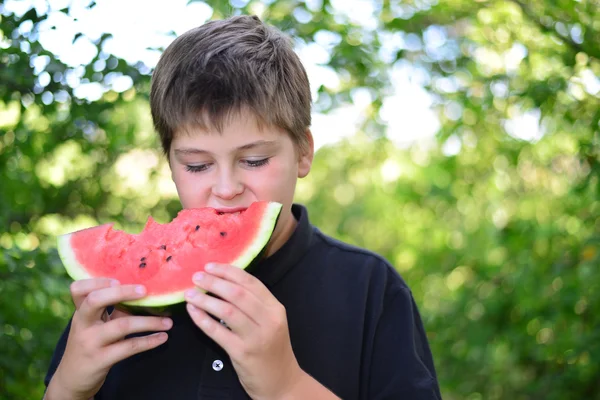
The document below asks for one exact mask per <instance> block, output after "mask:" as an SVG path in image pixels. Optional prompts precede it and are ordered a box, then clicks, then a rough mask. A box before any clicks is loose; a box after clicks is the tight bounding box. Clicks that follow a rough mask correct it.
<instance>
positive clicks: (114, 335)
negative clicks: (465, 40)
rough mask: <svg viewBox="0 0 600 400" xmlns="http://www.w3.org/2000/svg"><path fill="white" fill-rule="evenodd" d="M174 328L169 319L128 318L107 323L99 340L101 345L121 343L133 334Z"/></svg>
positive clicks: (102, 327) (102, 328)
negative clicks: (120, 341)
mask: <svg viewBox="0 0 600 400" xmlns="http://www.w3.org/2000/svg"><path fill="white" fill-rule="evenodd" d="M172 326H173V321H172V320H171V319H169V318H161V317H128V318H119V319H115V320H112V321H109V322H107V323H106V324H104V325H102V326H101V327H100V333H99V335H98V339H99V340H100V343H101V345H104V346H105V345H108V344H111V343H114V342H116V341H119V340H121V339H123V338H125V336H127V335H130V334H132V333H141V332H156V331H167V330H169V329H171V327H172Z"/></svg>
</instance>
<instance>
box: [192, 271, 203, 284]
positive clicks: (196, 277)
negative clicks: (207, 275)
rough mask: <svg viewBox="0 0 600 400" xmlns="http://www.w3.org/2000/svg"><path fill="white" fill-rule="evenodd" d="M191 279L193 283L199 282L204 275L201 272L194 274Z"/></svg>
mask: <svg viewBox="0 0 600 400" xmlns="http://www.w3.org/2000/svg"><path fill="white" fill-rule="evenodd" d="M192 279H193V280H194V281H195V282H200V281H201V280H202V279H204V274H203V273H202V272H198V273H195V274H194V276H193V277H192Z"/></svg>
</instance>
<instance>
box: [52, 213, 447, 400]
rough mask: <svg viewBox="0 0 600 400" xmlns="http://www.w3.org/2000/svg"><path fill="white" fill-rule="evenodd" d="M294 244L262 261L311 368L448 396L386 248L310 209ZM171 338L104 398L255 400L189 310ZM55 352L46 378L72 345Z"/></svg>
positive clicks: (259, 270) (423, 395) (351, 393)
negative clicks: (371, 246)
mask: <svg viewBox="0 0 600 400" xmlns="http://www.w3.org/2000/svg"><path fill="white" fill-rule="evenodd" d="M292 210H293V212H294V215H295V217H296V219H297V220H298V225H297V227H296V230H295V231H294V233H293V235H292V236H291V238H290V239H289V240H288V241H287V242H286V244H285V245H284V246H283V247H282V248H281V249H280V250H279V251H277V252H276V253H275V254H273V255H272V256H271V257H269V258H266V259H264V260H262V261H261V262H260V263H258V264H257V265H255V266H254V267H253V268H252V269H251V270H250V272H251V273H252V274H254V275H255V276H257V277H258V278H259V279H260V280H261V281H262V282H263V283H264V284H265V285H266V286H267V287H268V288H269V289H270V291H271V292H272V293H273V295H274V296H275V297H276V298H277V299H278V300H279V301H280V302H281V303H282V304H283V305H284V306H285V308H286V312H287V318H288V324H289V331H290V336H291V342H292V347H293V349H294V353H295V355H296V358H297V359H298V362H299V364H300V366H301V367H302V369H303V370H304V371H306V372H307V373H308V374H310V375H311V376H312V377H314V378H315V379H316V380H317V381H319V382H320V383H321V384H323V385H324V386H326V387H327V388H329V389H330V390H331V391H332V392H333V393H335V394H336V395H337V396H339V397H341V398H342V399H344V400H353V399H364V400H383V399H406V400H434V399H435V400H439V399H441V395H440V390H439V386H438V383H437V378H436V373H435V369H434V363H433V358H432V355H431V352H430V349H429V345H428V341H427V337H426V335H425V330H424V328H423V324H422V322H421V318H420V316H419V312H418V309H417V306H416V304H415V301H414V299H413V297H412V294H411V291H410V289H409V288H408V286H407V285H406V283H405V282H404V281H403V279H402V278H401V277H400V275H399V274H398V273H397V272H396V271H395V270H394V268H393V267H392V266H391V265H390V264H389V263H388V262H386V261H385V260H384V259H383V258H382V257H380V256H378V255H376V254H374V253H371V252H369V251H366V250H363V249H360V248H357V247H353V246H350V245H348V244H345V243H342V242H340V241H337V240H334V239H332V238H331V237H328V236H326V235H324V234H323V233H322V232H320V231H319V230H318V229H317V228H315V227H314V226H312V225H311V224H310V222H309V219H308V215H307V210H306V209H305V208H304V207H303V206H300V205H294V206H293V209H292ZM173 320H174V326H173V328H172V329H171V330H170V331H169V339H168V341H167V342H166V343H165V344H163V345H161V346H159V347H158V348H156V349H153V350H149V351H146V352H144V353H141V354H138V355H135V356H133V357H130V358H128V359H126V360H124V361H121V362H119V363H117V364H116V365H115V366H113V368H112V369H111V370H110V372H109V374H108V376H107V378H106V381H105V383H104V385H103V386H102V388H101V390H100V392H98V394H97V395H96V396H95V399H96V400H108V399H110V400H117V399H127V400H133V399H146V400H147V399H178V400H186V399H190V400H191V399H199V400H200V399H248V398H249V397H248V395H247V394H246V393H245V392H244V390H243V388H242V386H241V384H240V382H239V379H238V378H237V375H236V373H235V370H234V369H233V366H232V364H231V361H230V359H229V357H228V356H227V354H226V353H225V351H224V350H223V349H222V348H220V347H219V346H218V345H217V344H215V343H214V342H213V341H212V340H211V339H209V338H208V337H207V336H206V335H205V334H204V333H202V331H201V330H200V329H199V328H198V327H196V326H195V325H194V323H193V322H192V320H191V319H190V318H189V316H188V315H187V314H186V313H185V311H181V312H179V313H175V314H174V315H173ZM68 330H69V326H67V328H66V329H65V332H64V333H63V335H62V336H61V338H60V340H59V342H58V345H57V347H56V350H55V353H54V356H53V358H52V361H51V364H50V367H49V370H48V374H47V376H46V379H45V382H46V385H47V384H48V382H49V381H50V379H51V377H52V375H53V373H54V371H55V370H56V367H57V366H58V363H59V362H60V359H61V357H62V354H63V352H64V348H65V345H66V339H67V336H68Z"/></svg>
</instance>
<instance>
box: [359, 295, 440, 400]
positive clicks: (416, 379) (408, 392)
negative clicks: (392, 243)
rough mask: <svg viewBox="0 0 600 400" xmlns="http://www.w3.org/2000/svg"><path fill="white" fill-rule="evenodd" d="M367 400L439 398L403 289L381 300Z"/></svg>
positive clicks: (421, 335)
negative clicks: (382, 301) (381, 306)
mask: <svg viewBox="0 0 600 400" xmlns="http://www.w3.org/2000/svg"><path fill="white" fill-rule="evenodd" d="M368 398H369V399H372V400H388V399H390V400H391V399H396V400H398V399H410V400H441V398H442V396H441V394H440V389H439V385H438V382H437V376H436V372H435V368H434V363H433V357H432V355H431V351H430V349H429V343H428V341H427V336H426V334H425V329H424V327H423V323H422V321H421V317H420V315H419V311H418V309H417V306H416V304H415V301H414V299H413V296H412V293H411V292H410V290H409V289H408V288H406V287H400V288H397V289H396V290H394V291H393V292H391V293H390V295H389V296H388V297H387V299H385V300H384V304H383V308H382V312H381V314H380V318H379V321H378V322H377V327H376V330H375V335H374V338H373V345H372V356H371V365H370V374H369V397H368Z"/></svg>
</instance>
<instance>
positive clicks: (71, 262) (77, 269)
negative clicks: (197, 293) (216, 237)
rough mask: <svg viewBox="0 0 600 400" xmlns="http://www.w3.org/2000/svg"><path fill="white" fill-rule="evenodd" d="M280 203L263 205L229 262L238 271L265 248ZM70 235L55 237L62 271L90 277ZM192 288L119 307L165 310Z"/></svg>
mask: <svg viewBox="0 0 600 400" xmlns="http://www.w3.org/2000/svg"><path fill="white" fill-rule="evenodd" d="M281 208H282V204H280V203H276V202H270V203H268V204H267V206H266V210H265V212H264V215H263V218H262V219H261V223H260V226H259V228H258V232H257V234H256V235H255V240H254V242H253V243H252V244H250V245H249V246H248V247H247V248H246V251H245V252H244V253H242V254H241V255H240V256H239V257H238V258H237V259H236V260H234V261H233V262H231V265H233V266H236V267H238V268H241V269H245V268H247V267H248V266H249V265H250V264H251V263H252V262H253V261H254V260H255V259H256V258H257V257H258V256H259V255H260V254H261V253H262V252H263V250H264V249H265V247H266V246H267V244H268V242H269V239H270V238H271V235H272V234H273V231H274V229H275V225H276V224H277V221H278V219H279V214H280V213H281ZM71 235H72V234H71V233H69V234H65V235H61V236H59V238H58V253H59V255H60V258H61V260H62V262H63V264H64V266H65V269H66V271H67V273H68V274H69V276H70V277H71V278H72V279H74V280H80V279H88V278H93V276H91V275H90V274H88V273H87V272H86V270H85V268H84V267H83V266H82V265H81V264H80V263H79V262H78V261H77V257H76V256H75V252H74V251H73V248H72V247H71V244H70V242H71ZM191 288H193V286H192V285H190V287H189V288H186V289H184V290H178V291H175V292H172V293H168V294H160V295H149V296H146V297H143V298H141V299H139V300H130V301H125V302H123V303H121V305H122V306H124V307H123V308H125V309H131V310H135V309H137V308H141V309H149V310H148V311H150V312H151V311H152V310H151V309H152V308H161V307H167V306H171V305H174V304H178V303H182V302H184V301H185V297H184V295H185V292H186V291H187V290H189V289H191Z"/></svg>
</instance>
